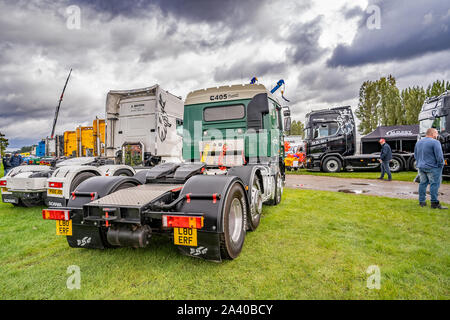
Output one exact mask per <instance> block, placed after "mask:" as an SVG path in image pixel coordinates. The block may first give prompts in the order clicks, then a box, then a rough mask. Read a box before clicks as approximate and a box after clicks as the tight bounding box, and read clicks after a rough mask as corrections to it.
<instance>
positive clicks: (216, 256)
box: [178, 231, 222, 262]
mask: <svg viewBox="0 0 450 320" xmlns="http://www.w3.org/2000/svg"><path fill="white" fill-rule="evenodd" d="M178 249H179V250H180V251H181V253H183V254H184V255H187V256H190V257H194V258H202V259H205V260H209V261H215V262H222V257H221V255H220V234H219V233H215V232H202V231H197V246H196V247H185V246H178Z"/></svg>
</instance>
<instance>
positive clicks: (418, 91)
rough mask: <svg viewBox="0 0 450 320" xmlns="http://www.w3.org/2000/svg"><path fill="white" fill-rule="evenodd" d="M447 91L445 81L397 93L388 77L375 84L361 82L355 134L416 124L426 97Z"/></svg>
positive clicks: (437, 81)
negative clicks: (381, 127)
mask: <svg viewBox="0 0 450 320" xmlns="http://www.w3.org/2000/svg"><path fill="white" fill-rule="evenodd" d="M446 90H450V82H449V81H444V80H443V81H440V80H436V81H435V82H433V83H432V84H430V85H429V86H428V87H427V88H426V89H424V88H423V87H421V86H413V87H408V88H406V89H403V90H402V91H400V90H399V89H398V88H397V85H396V80H395V78H394V77H393V76H392V75H389V76H388V77H382V78H380V79H379V80H376V81H370V80H368V81H365V82H363V84H362V85H361V88H360V89H359V102H358V108H357V109H356V112H355V114H356V116H357V117H358V119H359V120H360V124H359V127H358V130H359V132H360V133H361V134H368V133H369V132H372V131H373V130H375V129H376V128H377V127H379V126H395V125H405V124H418V123H419V121H418V117H419V113H420V110H421V108H422V105H423V103H424V101H425V99H426V98H427V97H433V96H437V95H440V94H442V93H443V92H445V91H446Z"/></svg>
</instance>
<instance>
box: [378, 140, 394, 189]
mask: <svg viewBox="0 0 450 320" xmlns="http://www.w3.org/2000/svg"><path fill="white" fill-rule="evenodd" d="M379 142H380V144H381V153H380V160H379V161H380V164H381V176H380V177H379V178H378V179H380V180H383V178H384V174H385V173H387V175H388V181H392V175H391V169H390V168H389V162H390V161H391V160H392V150H391V147H390V146H389V145H388V144H387V143H386V140H384V139H380V141H379Z"/></svg>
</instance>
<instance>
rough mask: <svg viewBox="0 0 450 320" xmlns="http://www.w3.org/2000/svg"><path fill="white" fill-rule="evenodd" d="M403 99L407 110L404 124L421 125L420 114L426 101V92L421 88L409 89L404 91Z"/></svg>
mask: <svg viewBox="0 0 450 320" xmlns="http://www.w3.org/2000/svg"><path fill="white" fill-rule="evenodd" d="M401 98H402V105H403V108H404V110H405V122H404V124H417V123H419V120H418V118H419V113H420V110H421V109H422V105H423V102H424V101H425V90H424V89H423V88H422V87H419V86H415V87H412V88H411V87H409V88H406V89H404V90H402V93H401Z"/></svg>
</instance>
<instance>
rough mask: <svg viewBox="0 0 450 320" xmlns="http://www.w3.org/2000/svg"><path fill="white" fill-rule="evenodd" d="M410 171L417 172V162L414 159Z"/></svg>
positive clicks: (410, 163) (411, 161) (410, 162)
mask: <svg viewBox="0 0 450 320" xmlns="http://www.w3.org/2000/svg"><path fill="white" fill-rule="evenodd" d="M409 170H411V171H417V161H416V159H414V158H411V160H410V161H409Z"/></svg>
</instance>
